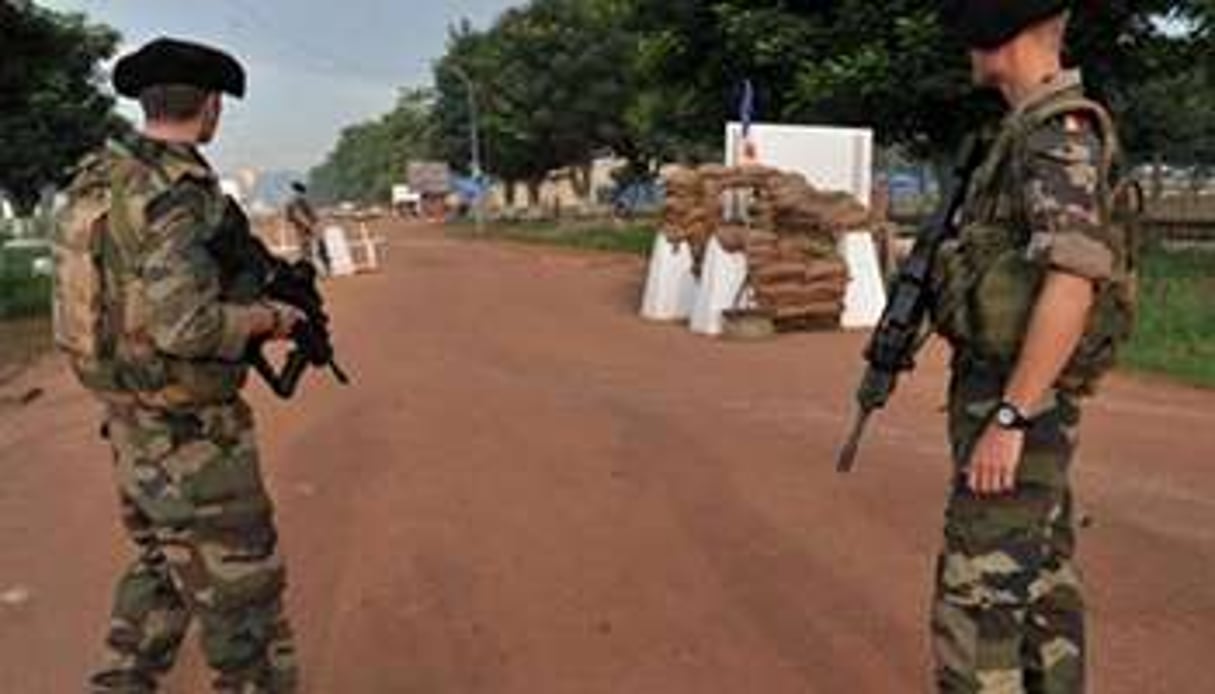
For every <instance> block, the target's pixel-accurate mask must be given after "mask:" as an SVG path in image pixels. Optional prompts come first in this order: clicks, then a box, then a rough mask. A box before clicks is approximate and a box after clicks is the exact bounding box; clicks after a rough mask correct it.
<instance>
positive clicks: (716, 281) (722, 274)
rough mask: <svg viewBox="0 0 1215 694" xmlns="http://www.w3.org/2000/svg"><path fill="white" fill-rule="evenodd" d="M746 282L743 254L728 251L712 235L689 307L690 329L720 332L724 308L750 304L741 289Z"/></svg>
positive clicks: (697, 331) (707, 333)
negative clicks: (691, 304)
mask: <svg viewBox="0 0 1215 694" xmlns="http://www.w3.org/2000/svg"><path fill="white" fill-rule="evenodd" d="M746 281H747V256H746V254H745V253H727V252H726V251H725V250H724V249H723V248H722V247H721V244H720V243H718V242H717V238H716V237H711V238H710V239H709V245H708V247H707V248H706V249H705V262H704V268H703V269H702V270H701V273H700V287H699V288H698V290H697V292H696V301H695V303H694V304H693V307H692V318H691V321H690V322H689V327H691V329H692V332H695V333H700V334H701V335H720V334H721V330H722V316H721V314H722V312H723V311H725V310H726V309H729V308H748V307H749V306H750V305H751V298H750V297H749V296H746V295H745V292H744V291H743V287H744V284H745V283H746Z"/></svg>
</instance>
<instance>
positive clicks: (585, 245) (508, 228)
mask: <svg viewBox="0 0 1215 694" xmlns="http://www.w3.org/2000/svg"><path fill="white" fill-rule="evenodd" d="M447 233H448V235H450V236H453V237H456V238H465V239H490V240H501V241H518V242H521V243H534V244H540V245H546V246H560V247H563V248H577V249H581V250H589V251H607V252H613V253H629V254H632V255H641V256H644V255H646V254H647V253H649V252H650V248H651V247H652V246H653V245H654V234H655V233H657V232H656V230H655V228H654V227H653V226H651V225H649V224H621V225H613V224H611V223H610V222H609V223H605V222H601V221H600V222H590V223H587V222H581V223H580V222H547V221H546V222H495V223H492V224H488V225H486V227H485V231H484V232H482V233H481V234H478V233H477V229H476V227H475V226H474V225H472V224H469V223H464V222H462V223H459V224H453V225H450V226H448V227H447Z"/></svg>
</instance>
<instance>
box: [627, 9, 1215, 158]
mask: <svg viewBox="0 0 1215 694" xmlns="http://www.w3.org/2000/svg"><path fill="white" fill-rule="evenodd" d="M939 6H940V3H939V2H937V1H936V0H891V1H890V2H883V3H873V2H867V1H866V0H831V1H825V2H824V1H815V2H811V1H810V0H802V1H800V2H798V1H794V0H746V1H744V0H729V1H721V0H718V1H712V0H635V12H636V15H635V16H636V18H637V22H638V30H639V31H640V32H641V33H642V41H641V46H642V51H641V52H642V56H643V57H642V60H643V65H644V73H645V75H646V76H647V81H648V84H647V89H646V91H645V93H643V94H642V95H641V96H640V99H641V100H642V101H643V102H644V104H645V105H644V108H643V111H644V112H646V113H649V114H652V115H651V116H650V117H649V118H648V120H649V121H650V122H651V123H654V124H655V125H656V124H657V123H658V122H659V121H660V117H659V115H658V114H663V113H668V114H671V116H672V119H673V120H672V121H669V122H670V123H671V125H672V129H673V130H674V131H675V132H676V134H677V137H676V140H675V141H676V143H677V144H678V145H680V146H681V147H682V148H683V149H685V150H686V151H691V152H695V151H698V150H701V151H703V150H706V149H709V148H711V147H713V146H715V143H718V142H719V141H720V137H721V135H720V123H721V122H722V120H724V119H725V118H729V117H733V115H734V112H733V110H734V108H735V107H734V101H736V96H735V95H736V93H737V85H738V83H739V82H741V80H743V79H746V78H750V79H752V80H753V81H755V83H756V84H757V89H758V91H759V96H760V98H759V105H760V111H761V114H760V115H761V116H762V117H763V118H766V119H771V120H786V121H792V122H814V121H818V122H831V123H840V124H858V125H860V124H864V125H870V126H873V127H874V128H875V130H876V132H877V136H878V138H879V141H880V142H881V143H883V144H888V145H890V144H897V145H901V146H903V147H905V148H907V149H908V150H909V151H910V152H912V153H913V154H916V155H918V156H921V157H935V158H938V159H939V158H941V157H943V156H944V155H946V154H947V153H949V152H952V151H953V150H954V149H955V148H956V146H957V143H958V142H959V140H960V139H961V137H962V135H963V134H964V133H966V132H969V131H971V130H973V129H974V128H975V127H976V126H977V125H978V124H979V123H980V122H981V121H983V120H984V119H986V118H989V117H991V116H992V115H993V113H995V112H996V110H997V109H998V101H997V100H995V99H994V98H992V95H990V94H980V93H976V92H975V91H974V90H973V89H972V88H971V87H970V86H969V76H968V73H969V68H968V65H967V57H966V51H965V48H964V47H963V46H962V45H960V43H959V42H958V41H957V40H956V39H955V38H954V37H952V36H950V35H949V34H948V32H946V31H945V30H944V29H943V27H942V26H941V25H940V22H939V19H938V17H937V9H938V8H939ZM1094 7H1095V8H1096V9H1095V10H1087V9H1082V10H1078V14H1077V16H1076V21H1074V22H1073V25H1072V34H1073V35H1072V37H1071V41H1070V43H1069V45H1070V46H1071V49H1072V56H1071V58H1072V62H1074V63H1077V64H1080V65H1082V66H1084V67H1085V69H1086V71H1087V74H1088V78H1089V81H1090V83H1091V84H1092V85H1093V87H1094V88H1095V90H1096V91H1097V92H1098V93H1099V94H1100V95H1102V96H1103V97H1104V98H1106V99H1107V100H1108V101H1110V102H1111V104H1113V105H1114V106H1115V108H1121V107H1123V106H1126V105H1127V104H1128V103H1129V102H1130V101H1131V100H1132V99H1134V98H1135V88H1136V85H1139V84H1142V83H1143V82H1145V81H1150V80H1152V79H1154V78H1155V77H1156V76H1158V75H1167V74H1170V72H1171V70H1172V69H1173V68H1174V66H1175V62H1174V60H1173V58H1174V57H1175V56H1177V55H1190V56H1191V57H1192V55H1193V54H1192V53H1190V52H1189V51H1190V50H1191V46H1192V44H1193V42H1194V40H1195V36H1197V35H1198V34H1200V33H1202V32H1199V31H1194V32H1189V33H1186V34H1183V35H1180V36H1178V35H1176V34H1175V33H1173V34H1171V33H1170V32H1168V31H1165V30H1164V29H1163V28H1162V25H1161V23H1160V22H1159V21H1158V20H1159V19H1160V18H1163V17H1172V18H1173V19H1174V20H1175V22H1185V21H1197V22H1205V23H1201V24H1200V25H1199V26H1201V27H1205V31H1206V33H1207V34H1208V35H1209V27H1210V17H1211V2H1210V0H1189V1H1184V2H1179V1H1176V0H1137V1H1136V2H1129V1H1128V0H1116V1H1114V2H1103V3H1099V4H1094ZM1204 8H1205V9H1204ZM1208 45H1209V44H1208ZM1207 58H1208V59H1209V52H1208V53H1207ZM1131 120H1133V121H1135V122H1132V123H1129V124H1128V125H1129V127H1130V128H1131V129H1134V128H1135V127H1138V124H1139V122H1138V119H1134V118H1132V119H1131Z"/></svg>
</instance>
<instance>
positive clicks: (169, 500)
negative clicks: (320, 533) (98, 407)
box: [91, 401, 295, 694]
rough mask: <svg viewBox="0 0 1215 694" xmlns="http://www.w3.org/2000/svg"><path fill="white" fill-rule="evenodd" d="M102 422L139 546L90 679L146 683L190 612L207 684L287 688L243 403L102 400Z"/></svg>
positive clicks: (138, 690)
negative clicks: (155, 404) (182, 408)
mask: <svg viewBox="0 0 1215 694" xmlns="http://www.w3.org/2000/svg"><path fill="white" fill-rule="evenodd" d="M105 428H106V430H107V435H108V438H109V440H110V443H111V445H112V447H113V450H114V469H115V478H116V482H117V486H118V489H119V496H120V499H121V504H122V513H123V524H124V526H125V527H126V529H127V532H128V534H129V536H130V538H131V540H132V541H133V542H134V544H135V548H136V550H137V551H138V556H137V558H136V559H135V561H134V562H133V563H132V564H131V565H130V567H129V568H128V569H127V570H126V572H125V573H124V574H123V575H122V577H121V578H120V579H119V581H118V585H117V587H116V589H115V593H114V605H113V610H112V613H111V622H110V628H109V632H108V635H107V637H106V641H105V645H106V657H105V661H104V663H103V666H102V667H101V669H100V670H99V671H98V672H97V674H95V675H94V676H93V678H92V680H91V687H92V689H91V691H93V692H95V693H98V694H100V693H101V692H105V693H107V694H112V693H114V692H122V693H124V694H125V693H130V694H143V693H144V692H154V691H156V688H157V683H158V680H159V679H160V677H161V676H162V675H164V674H165V673H166V672H167V671H168V670H169V669H170V668H171V667H172V665H173V662H174V660H175V658H176V656H177V652H178V649H179V647H180V645H181V643H182V640H183V638H184V636H185V634H186V630H187V628H188V627H189V625H190V622H191V621H192V619H193V618H197V619H198V622H199V626H200V628H201V629H200V631H201V642H202V648H203V651H204V654H205V656H206V660H207V662H208V664H209V665H210V666H211V668H212V669H213V670H214V672H215V679H214V688H215V691H218V692H226V693H232V694H253V693H255V692H275V693H277V692H291V691H294V690H295V666H294V654H293V650H292V640H291V633H290V628H289V627H288V625H287V620H286V618H285V616H284V613H283V603H282V593H283V589H284V584H285V576H284V569H283V564H282V559H281V557H280V556H279V554H278V553H277V551H276V536H275V530H274V523H273V509H272V505H271V502H270V499H269V497H268V496H267V494H266V491H265V488H264V486H263V483H262V478H261V471H260V468H259V464H258V457H257V448H256V445H255V441H254V435H253V414H252V412H251V410H250V409H249V407H248V406H247V405H246V404H245V403H243V402H239V401H238V402H235V403H233V404H229V405H222V406H216V407H208V408H201V409H198V410H194V411H192V412H190V413H166V412H163V411H156V410H149V409H142V408H130V409H127V408H121V409H120V408H116V407H110V408H109V411H108V412H107V417H106V425H105Z"/></svg>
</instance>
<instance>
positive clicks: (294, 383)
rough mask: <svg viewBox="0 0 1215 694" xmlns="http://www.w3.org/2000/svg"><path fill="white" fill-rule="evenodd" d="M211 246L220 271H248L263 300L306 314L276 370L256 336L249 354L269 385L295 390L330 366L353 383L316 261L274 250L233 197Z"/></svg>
mask: <svg viewBox="0 0 1215 694" xmlns="http://www.w3.org/2000/svg"><path fill="white" fill-rule="evenodd" d="M211 250H212V252H213V254H214V255H215V256H216V258H217V260H218V262H219V265H220V269H221V271H224V272H243V273H249V274H251V275H252V277H253V278H254V281H255V282H256V283H257V285H258V287H259V288H260V295H261V296H262V298H264V299H268V300H270V301H277V302H280V303H284V304H288V305H290V306H294V307H295V308H297V309H299V310H300V311H301V312H302V313H303V314H304V316H305V320H302V321H300V322H298V323H296V324H295V327H294V328H293V329H292V331H291V343H292V345H291V349H290V351H289V352H288V353H287V360H286V362H284V364H283V367H282V369H280V370H278V371H277V372H276V371H275V369H274V367H273V366H272V365H271V364H270V360H269V359H268V358H267V357H266V354H265V351H264V349H265V346H266V340H265V339H260V340H255V341H254V342H253V343H251V344H250V345H249V347H248V350H247V351H246V353H245V360H246V361H247V362H248V363H249V364H250V365H252V366H253V368H254V369H255V370H256V371H257V373H258V375H259V376H261V377H262V380H264V381H265V382H266V385H267V386H269V387H270V390H272V391H274V394H275V395H277V396H279V397H280V398H283V399H284V400H285V399H288V398H290V397H291V396H292V395H294V394H295V391H296V388H297V387H298V386H299V383H300V380H301V378H302V377H303V375H304V372H305V370H307V368H308V367H309V366H312V367H315V368H318V369H326V368H327V369H329V370H330V371H331V372H332V373H333V376H334V378H336V379H337V381H338V383H341V384H342V385H346V384H348V383H349V382H350V379H349V378H347V376H346V373H345V372H344V371H343V370H342V368H341V367H340V366H338V364H337V359H336V355H335V354H334V349H333V341H332V339H331V338H330V334H329V316H328V314H326V313H325V300H324V298H323V297H322V296H321V292H320V290H319V289H318V287H317V272H316V268H315V267H313V265H312V263H310V262H308V261H307V260H298V261H296V262H294V263H289V262H287V261H286V260H283V259H282V258H279V257H278V256H276V255H274V254H273V253H271V252H270V249H268V248H266V245H265V244H264V243H262V241H261V239H259V238H257V237H256V236H254V235H253V232H252V230H251V229H250V227H249V218H248V217H246V216H245V212H244V210H242V209H241V207H240V205H239V204H237V202H236V201H235V200H233V199H232V198H231V197H229V198H228V199H227V205H226V207H225V209H224V221H223V225H222V228H221V232H220V233H219V234H218V235H217V236H216V241H215V242H214V243H213V244H212V247H211Z"/></svg>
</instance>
